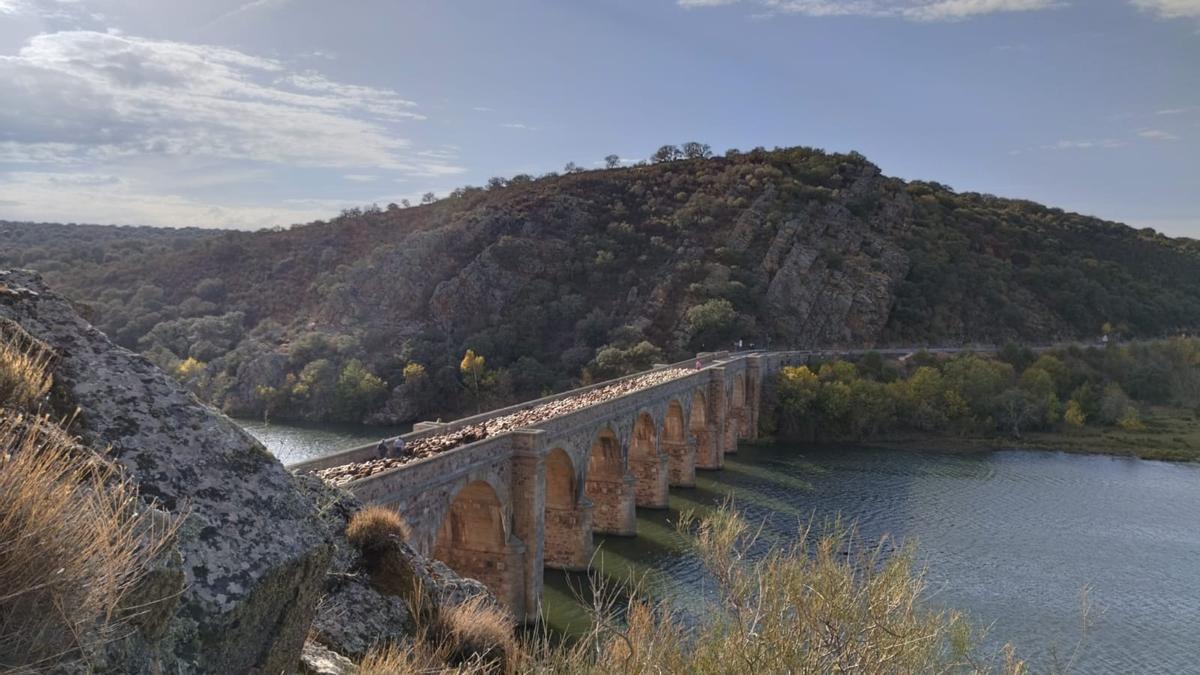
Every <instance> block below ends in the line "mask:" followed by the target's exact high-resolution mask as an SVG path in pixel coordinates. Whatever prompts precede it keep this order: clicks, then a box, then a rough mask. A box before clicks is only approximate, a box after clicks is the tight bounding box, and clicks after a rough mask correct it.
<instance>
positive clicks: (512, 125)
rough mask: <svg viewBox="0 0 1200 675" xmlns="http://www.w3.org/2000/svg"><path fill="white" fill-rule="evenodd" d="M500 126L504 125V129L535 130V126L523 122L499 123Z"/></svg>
mask: <svg viewBox="0 0 1200 675" xmlns="http://www.w3.org/2000/svg"><path fill="white" fill-rule="evenodd" d="M500 126H502V127H504V128H505V129H523V130H525V131H537V127H531V126H529V125H528V124H525V123H524V122H508V123H506V124H501V125H500Z"/></svg>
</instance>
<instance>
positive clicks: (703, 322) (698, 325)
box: [686, 299, 737, 350]
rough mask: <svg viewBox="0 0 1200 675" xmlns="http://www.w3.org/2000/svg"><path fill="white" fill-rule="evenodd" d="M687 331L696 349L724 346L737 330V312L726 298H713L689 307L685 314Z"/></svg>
mask: <svg viewBox="0 0 1200 675" xmlns="http://www.w3.org/2000/svg"><path fill="white" fill-rule="evenodd" d="M686 319H687V325H688V333H689V335H691V342H692V345H693V346H694V347H696V348H697V349H710V350H711V349H716V348H719V347H722V346H725V345H726V343H728V342H730V341H731V340H732V338H733V334H734V332H735V331H736V330H737V312H736V311H734V309H733V303H731V302H729V301H728V300H723V299H714V300H708V301H707V302H704V303H701V304H699V305H696V306H694V307H692V308H691V309H689V310H688V311H687V315H686Z"/></svg>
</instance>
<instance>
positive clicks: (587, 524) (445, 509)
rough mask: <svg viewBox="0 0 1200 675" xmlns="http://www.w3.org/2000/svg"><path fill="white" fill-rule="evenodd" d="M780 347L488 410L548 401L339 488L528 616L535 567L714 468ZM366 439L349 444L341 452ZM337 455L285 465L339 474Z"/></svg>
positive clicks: (428, 431) (747, 433)
mask: <svg viewBox="0 0 1200 675" xmlns="http://www.w3.org/2000/svg"><path fill="white" fill-rule="evenodd" d="M782 354H785V353H773V354H753V355H742V356H733V357H731V356H728V355H725V354H716V355H705V356H702V357H701V360H702V363H701V367H699V368H693V369H690V371H689V372H687V373H680V372H679V371H680V368H681V366H682V364H680V365H677V366H673V367H665V368H664V372H670V373H671V376H670V377H659V378H656V379H646V378H647V377H648V375H649V374H647V375H641V376H638V377H640V378H643V379H642V380H641V381H643V382H651V383H652V384H650V385H648V386H645V387H642V388H636V389H635V388H632V387H630V388H627V389H626V391H627V392H628V393H625V394H623V395H621V396H617V397H615V398H614V397H608V398H603V397H598V398H596V399H595V400H596V402H595V403H592V404H591V405H586V406H583V407H580V406H577V405H570V404H566V403H563V401H566V400H569V399H570V398H571V396H572V393H571V392H567V393H565V394H562V395H559V396H558V397H554V398H552V399H548V400H547V401H546V402H541V403H536V405H534V404H530V405H529V406H524V407H522V406H517V407H515V408H510V409H505V410H502V411H497V412H496V413H495V415H497V416H505V417H506V419H513V417H512V416H513V415H519V414H522V413H521V411H522V410H534V409H537V410H544V409H548V408H547V406H550V405H553V406H557V409H559V410H561V411H562V414H558V415H553V416H550V417H545V416H541V415H538V416H537V427H536V429H519V430H515V431H508V432H505V433H499V434H497V435H493V436H488V437H486V438H483V439H481V440H477V441H475V442H473V443H468V444H466V445H462V446H460V447H457V448H455V449H452V450H449V451H446V452H442V453H439V454H436V455H432V456H428V457H425V458H422V459H418V460H416V461H410V462H407V463H403V464H400V465H398V466H397V467H396V468H393V469H390V470H387V471H383V472H381V473H374V474H371V475H369V476H368V477H366V478H361V479H358V480H354V481H352V482H350V483H348V484H347V485H346V487H347V488H348V489H349V490H351V491H352V492H354V493H355V494H356V495H357V496H358V497H360V498H361V499H363V500H364V501H368V502H378V503H385V504H390V505H393V506H394V507H395V508H396V509H397V510H398V511H399V512H400V513H401V514H402V515H403V517H404V518H405V519H406V520H407V521H408V524H409V526H410V527H411V529H412V532H413V545H414V547H416V549H417V550H418V551H420V552H423V553H426V554H432V555H433V556H434V557H436V558H438V559H440V560H442V561H444V562H445V563H446V564H447V565H449V566H450V567H451V568H453V569H454V570H455V571H456V572H458V573H459V574H462V575H465V576H471V577H474V578H477V579H480V580H481V581H483V582H484V584H486V585H487V587H488V588H489V590H490V591H491V592H492V593H493V594H494V595H495V596H496V597H497V598H499V599H500V600H501V601H503V602H504V603H506V604H507V605H508V606H509V607H510V608H512V609H513V611H514V612H515V613H516V615H517V616H519V617H523V618H526V619H532V618H534V617H535V616H536V614H537V611H538V607H539V606H540V598H541V588H542V570H543V568H545V567H552V568H558V569H572V570H580V569H585V568H586V567H587V565H588V564H589V561H590V560H591V556H592V552H593V550H592V548H593V546H592V534H593V532H595V533H604V534H617V535H633V534H636V531H637V530H636V528H637V518H636V508H637V507H638V506H642V507H650V508H665V507H666V506H667V502H668V488H669V485H678V486H689V485H694V484H695V472H696V470H697V469H719V468H721V466H722V465H723V463H724V459H723V457H724V454H725V453H726V452H731V451H735V450H736V448H737V441H738V439H746V438H753V436H754V433H755V431H754V430H755V425H756V424H757V417H758V411H757V406H758V402H759V400H760V396H759V392H758V388H759V387H760V386H761V381H762V373H763V372H770V371H773V370H775V369H776V368H778V366H779V364H780V363H783V362H784V361H785V360H786V358H785V357H784V356H782ZM688 365H691V362H689V363H688ZM652 372H654V371H652ZM605 386H608V385H596V386H595V387H592V388H589V391H596V390H597V389H598V388H603V387H605ZM514 411H515V412H514ZM487 419H489V417H488V415H483V416H477V417H474V418H468V419H467V420H463V421H461V422H451V423H448V424H441V423H438V424H432V423H429V424H422V425H418V430H417V431H415V432H414V434H413V435H412V436H413V438H421V437H426V436H439V435H440V436H445V435H446V434H453V433H456V432H457V430H459V429H464V428H467V427H469V426H470V425H481V424H484V425H486V424H487ZM371 451H372V448H371V446H364V447H363V448H356V449H354V450H349V451H347V452H346V453H344V454H343V455H342V457H343V458H344V459H342V460H341V461H344V462H355V461H360V458H363V457H368V456H369V454H370V452H371ZM338 461H339V458H337V457H334V458H325V459H322V460H320V461H319V462H313V463H309V464H307V465H299V466H297V467H294V469H296V470H298V471H305V470H318V469H319V470H321V471H322V473H323V474H324V475H336V476H342V475H346V474H345V472H344V471H342V470H340V469H337V468H335V467H336V466H337V463H338Z"/></svg>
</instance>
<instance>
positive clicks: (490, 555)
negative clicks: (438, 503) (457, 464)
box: [433, 480, 525, 616]
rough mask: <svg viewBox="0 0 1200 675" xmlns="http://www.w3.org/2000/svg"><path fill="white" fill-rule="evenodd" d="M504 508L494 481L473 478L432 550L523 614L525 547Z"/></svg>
mask: <svg viewBox="0 0 1200 675" xmlns="http://www.w3.org/2000/svg"><path fill="white" fill-rule="evenodd" d="M505 511H506V510H505V508H504V505H503V504H502V503H501V501H500V497H499V496H498V495H497V494H496V490H495V489H494V488H493V487H492V486H491V484H490V483H488V482H487V481H483V480H476V481H472V482H470V483H468V484H467V485H466V486H465V487H463V488H462V489H461V490H459V491H458V493H457V494H456V495H455V496H454V499H453V500H452V501H451V502H450V509H449V511H448V512H447V513H446V516H445V518H443V520H442V524H441V527H440V528H439V529H438V535H437V541H436V543H435V544H434V547H433V555H434V557H435V558H437V559H438V560H441V561H442V562H444V563H446V564H447V565H449V566H450V568H451V569H453V570H454V571H455V572H457V573H458V574H460V575H462V576H464V577H470V578H473V579H478V580H479V581H481V582H483V584H484V585H485V586H487V588H488V590H489V591H491V592H492V594H493V595H495V596H496V597H497V598H499V599H500V600H502V601H505V602H506V604H507V605H508V606H509V607H511V608H513V610H514V614H516V615H517V616H521V615H523V607H524V553H525V547H524V545H523V544H522V543H521V541H520V540H519V539H517V538H516V537H513V536H511V534H510V533H509V523H508V519H507V514H506V513H505Z"/></svg>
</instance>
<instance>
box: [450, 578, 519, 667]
mask: <svg viewBox="0 0 1200 675" xmlns="http://www.w3.org/2000/svg"><path fill="white" fill-rule="evenodd" d="M514 625H515V624H514V621H513V618H512V616H510V615H509V614H508V612H506V611H504V610H503V609H501V608H499V607H497V606H496V605H495V604H494V603H493V601H492V600H491V599H490V598H487V597H482V596H479V597H474V598H471V599H469V600H467V601H466V602H464V603H462V604H459V605H455V606H454V607H451V608H449V609H444V610H442V611H441V612H440V613H439V615H438V626H437V630H438V632H439V633H440V634H441V637H442V639H443V640H444V641H445V644H446V645H447V646H448V649H447V653H448V655H449V659H450V662H451V663H455V664H470V663H472V662H482V663H483V664H485V665H488V666H490V668H489V670H492V671H496V672H505V673H512V672H516V668H517V666H518V665H519V664H520V663H521V661H522V656H523V655H522V651H521V646H520V644H519V643H518V642H517V637H516V634H515V632H514V631H513V626H514Z"/></svg>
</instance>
